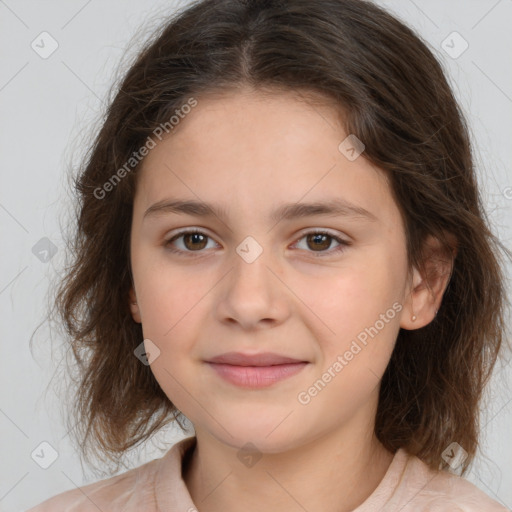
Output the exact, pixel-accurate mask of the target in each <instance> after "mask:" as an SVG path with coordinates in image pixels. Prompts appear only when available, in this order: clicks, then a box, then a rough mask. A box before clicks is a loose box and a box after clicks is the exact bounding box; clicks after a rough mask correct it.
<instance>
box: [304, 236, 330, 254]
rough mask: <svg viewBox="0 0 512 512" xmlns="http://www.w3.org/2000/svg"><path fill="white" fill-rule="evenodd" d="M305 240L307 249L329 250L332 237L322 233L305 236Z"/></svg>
mask: <svg viewBox="0 0 512 512" xmlns="http://www.w3.org/2000/svg"><path fill="white" fill-rule="evenodd" d="M306 239H307V243H308V247H310V248H311V249H313V250H315V251H316V250H325V249H329V247H330V245H331V240H332V239H333V237H332V236H330V235H326V234H324V233H313V234H309V235H307V236H306Z"/></svg>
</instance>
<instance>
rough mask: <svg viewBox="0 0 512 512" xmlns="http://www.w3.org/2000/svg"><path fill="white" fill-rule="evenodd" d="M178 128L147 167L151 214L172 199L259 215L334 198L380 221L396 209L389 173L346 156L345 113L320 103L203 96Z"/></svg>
mask: <svg viewBox="0 0 512 512" xmlns="http://www.w3.org/2000/svg"><path fill="white" fill-rule="evenodd" d="M176 128H177V129H176V130H173V131H172V132H171V133H170V134H169V135H168V136H167V137H165V138H164V139H163V140H162V141H161V142H159V143H158V144H157V146H156V147H155V148H154V149H152V150H151V151H150V153H149V154H148V156H146V158H145V160H144V162H143V165H142V170H141V175H140V176H139V184H138V187H137V197H136V202H139V203H141V204H143V205H145V206H146V208H147V206H149V205H150V204H153V203H155V202H157V201H161V200H163V199H165V198H167V197H171V196H172V197H180V198H183V197H186V198H189V199H195V200H198V199H199V200H204V201H207V200H208V201H211V202H215V203H225V204H226V207H227V209H228V210H229V209H236V210H237V211H238V212H241V211H244V210H247V212H250V211H252V212H253V213H254V212H255V211H261V210H262V209H267V206H268V210H270V209H272V207H273V206H274V205H276V204H278V203H282V202H283V201H284V200H286V201H295V202H299V201H301V200H304V201H306V200H307V201H321V200H322V199H323V198H325V197H326V196H327V195H329V197H332V196H333V194H334V195H339V196H341V197H343V198H345V199H347V200H350V201H351V202H353V203H357V204H359V205H360V206H361V207H362V208H365V209H368V210H369V211H373V212H375V211H377V213H378V214H379V215H382V214H383V210H386V209H387V210H392V209H393V206H394V203H393V200H392V198H391V194H390V189H389V184H388V180H387V177H386V175H385V174H384V172H383V171H381V170H379V169H377V168H376V167H375V166H374V165H372V164H371V163H370V162H369V161H367V160H366V159H365V158H364V152H363V153H362V155H361V156H360V157H358V158H356V159H355V160H350V159H348V158H347V156H346V153H345V152H344V151H343V150H340V143H342V142H343V141H344V140H345V139H346V138H347V136H348V135H349V134H347V133H345V131H344V128H343V126H342V118H341V112H340V110H338V109H336V108H335V107H334V105H333V103H332V101H330V102H329V101H327V100H326V99H324V98H322V97H314V96H311V95H303V94H301V95H297V94H296V93H293V92H279V93H277V92H275V93H273V94H269V93H259V92H255V91H238V92H236V93H230V94H226V93H224V94H215V95H214V94H210V95H205V96H200V97H197V105H196V106H195V107H194V108H193V109H192V110H191V111H190V113H188V114H187V115H186V116H184V117H183V118H182V119H181V120H180V122H179V125H178V126H177V127H176ZM343 147H344V146H343ZM261 213H262V214H263V213H264V212H261ZM390 213H392V214H396V211H395V212H392V211H390Z"/></svg>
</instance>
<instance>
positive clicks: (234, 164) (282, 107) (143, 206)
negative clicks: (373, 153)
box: [131, 91, 408, 452]
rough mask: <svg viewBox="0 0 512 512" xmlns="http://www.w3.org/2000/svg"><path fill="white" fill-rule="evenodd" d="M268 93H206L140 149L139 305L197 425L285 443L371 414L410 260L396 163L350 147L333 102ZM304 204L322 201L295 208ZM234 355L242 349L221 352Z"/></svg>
mask: <svg viewBox="0 0 512 512" xmlns="http://www.w3.org/2000/svg"><path fill="white" fill-rule="evenodd" d="M260 94H261V93H256V92H249V91H240V92H237V93H236V94H230V95H225V96H217V97H213V96H209V97H207V96H205V97H201V98H198V104H197V106H196V107H195V108H194V109H192V111H191V112H190V113H189V114H188V115H187V116H186V117H185V118H184V119H182V120H181V121H180V125H179V126H178V127H177V128H178V129H177V130H176V131H175V132H172V133H171V134H170V135H169V136H168V137H167V138H165V139H163V140H162V142H160V143H159V144H158V145H157V146H156V147H155V148H154V149H152V150H151V151H150V153H149V154H148V156H147V157H146V159H145V161H144V163H143V168H142V170H141V174H140V175H139V177H138V178H139V181H138V185H137V191H136V197H135V201H134V210H133V221H132V229H131V263H132V271H133V277H134V289H133V290H132V298H133V299H136V301H137V305H132V306H131V307H132V314H133V318H134V320H135V321H141V322H142V328H143V334H144V338H145V340H151V342H148V341H146V342H145V343H146V347H147V348H149V351H150V352H151V350H152V349H154V346H156V347H158V350H159V354H158V356H157V357H156V358H155V359H154V361H153V362H152V363H151V371H152V372H153V374H154V376H155V378H156V379H157V381H158V383H159V384H160V386H161V387H162V389H163V390H164V392H165V393H166V395H167V396H168V397H169V399H170V400H171V401H172V402H173V403H174V404H175V405H176V407H177V408H178V409H179V410H181V411H182V412H183V413H184V414H185V416H187V417H188V418H189V419H190V420H191V421H192V423H193V424H194V425H195V427H196V430H198V429H200V430H203V431H207V432H208V433H210V434H211V435H212V436H214V437H215V438H216V439H218V440H220V441H222V442H224V443H226V444H228V445H230V446H233V447H240V446H243V445H244V444H245V443H247V442H249V441H251V442H252V443H254V444H255V445H256V446H258V448H259V449H260V450H262V451H268V452H278V451H280V450H285V449H291V448H293V447H295V446H299V445H301V444H304V443H307V442H309V441H312V440H314V439H315V438H318V437H319V436H322V435H324V434H327V433H329V432H334V431H336V430H340V429H343V428H348V426H349V425H350V424H351V423H353V422H354V421H356V420H355V419H356V418H359V420H360V421H365V418H366V419H368V418H373V417H374V416H375V411H376V405H377V397H378V390H379V382H380V379H381V377H382V374H383V372H384V370H385V368H386V366H387V364H388V361H389V358H390V356H391V353H392V350H393V347H394V343H395V340H396V336H397V334H398V331H399V328H400V326H401V324H402V323H403V320H402V316H403V313H404V311H403V309H402V303H403V301H404V300H405V297H406V295H407V293H408V280H407V258H406V240H405V234H404V225H403V222H402V219H401V216H400V213H399V210H398V208H397V206H396V204H395V202H394V201H393V198H392V195H391V190H390V187H389V184H388V182H387V179H386V176H385V174H384V173H383V172H382V171H381V170H379V169H377V168H375V167H374V166H373V165H371V164H370V163H369V162H368V161H367V160H365V158H364V152H363V153H362V154H361V155H360V156H359V157H357V158H354V156H357V153H355V152H354V151H350V149H348V148H350V146H351V144H350V140H349V141H347V142H345V143H344V144H342V146H341V149H340V143H342V141H344V139H346V137H347V135H348V134H346V133H344V132H343V129H342V127H341V124H340V121H339V116H338V115H337V113H336V112H335V110H334V109H333V108H332V107H330V106H327V105H322V106H320V105H319V104H315V105H311V104H310V103H309V102H306V101H301V100H300V99H299V98H298V97H297V96H296V95H294V94H292V93H276V94H275V95H273V96H270V97H269V96H265V97H263V96H261V95H260ZM357 149H358V148H357V147H356V150H357ZM359 149H360V148H359ZM174 201H187V202H188V201H200V202H203V203H208V204H211V205H214V207H215V209H214V213H210V214H208V210H207V209H206V208H204V207H203V208H197V207H195V208H193V207H191V206H190V203H189V205H188V207H185V208H184V207H183V203H181V207H180V206H179V205H176V204H175V205H174V206H173V205H171V204H170V203H171V202H174ZM335 201H337V202H338V203H339V204H338V206H341V207H340V208H339V210H338V211H336V212H334V213H333V212H328V211H322V210H323V209H324V210H325V207H331V206H333V205H334V204H335V203H334V202H335ZM310 203H318V204H319V205H320V206H322V207H323V208H316V209H312V208H306V207H303V208H302V209H297V208H296V207H297V205H299V204H310ZM284 204H288V205H291V207H292V208H293V209H292V208H289V209H288V213H289V215H284V216H281V217H276V215H275V212H281V213H283V211H282V210H280V208H282V207H283V205H284ZM194 233H195V234H194ZM233 352H234V353H238V354H239V355H240V354H242V355H243V356H247V357H248V359H245V360H237V359H233V358H232V359H229V358H228V359H225V360H224V362H223V364H221V363H222V361H221V362H219V360H218V359H217V360H216V361H217V362H213V361H212V360H213V359H214V358H216V357H219V356H222V355H225V354H227V353H233ZM269 353H270V354H271V355H270V356H268V357H269V359H265V357H267V356H262V354H267V355H268V354H269ZM251 356H255V358H251ZM284 358H289V360H287V359H284ZM290 360H291V361H290ZM248 364H249V365H250V366H252V367H251V368H250V367H248V366H247V365H248ZM254 365H256V366H257V365H259V367H255V366H254Z"/></svg>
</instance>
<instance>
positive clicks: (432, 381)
mask: <svg viewBox="0 0 512 512" xmlns="http://www.w3.org/2000/svg"><path fill="white" fill-rule="evenodd" d="M240 86H250V87H253V88H255V89H257V90H265V89H266V90H270V91H272V90H278V89H281V90H289V91H296V92H297V93H300V92H308V91H309V92H314V93H316V94H318V95H319V97H324V98H327V99H330V100H331V101H333V103H334V104H336V105H339V107H340V111H341V109H343V115H344V117H343V122H344V126H345V130H346V133H350V134H355V135H356V136H357V137H358V138H359V139H361V140H362V141H363V142H364V144H365V146H366V148H365V153H364V156H365V157H366V158H367V159H368V160H369V161H371V162H372V163H374V164H375V165H376V166H378V167H379V168H381V169H383V170H384V171H385V172H386V173H388V175H389V177H390V183H391V185H392V191H393V194H394V197H395V200H396V202H397V204H398V205H399V208H400V210H401V212H402V215H403V218H404V222H405V226H406V236H407V253H408V259H409V264H410V267H411V266H412V265H414V266H416V267H417V268H419V269H420V270H424V268H425V267H424V266H423V263H424V254H423V252H422V250H423V242H424V240H425V239H426V237H427V236H428V235H432V236H434V237H436V238H437V239H438V240H440V241H441V242H442V244H443V247H444V248H445V249H446V251H447V252H450V253H451V251H452V249H453V243H452V244H451V243H450V239H449V237H448V235H450V234H451V235H455V237H456V245H457V254H456V257H455V260H454V266H453V272H452V275H451V279H450V281H449V284H448V287H447V289H446V291H445V294H444V297H443V302H442V305H441V307H440V310H439V312H438V314H437V316H436V318H435V320H434V321H432V322H431V323H430V324H428V325H427V326H425V327H423V328H420V329H417V330H400V332H399V335H398V339H397V342H396V346H395V349H394V352H393V354H392V357H391V360H390V363H389V366H388V367H387V370H386V372H385V374H384V376H383V379H382V383H381V389H380V400H379V405H378V410H377V417H376V426H375V431H376V435H377V436H378V438H379V440H380V441H381V442H382V443H383V444H384V446H385V447H386V448H387V449H389V450H390V451H392V452H395V451H396V450H397V449H398V448H400V447H403V448H405V449H406V450H407V451H408V452H409V453H411V454H413V455H417V456H418V457H420V458H421V459H422V460H423V461H424V462H426V463H427V464H428V465H429V466H430V467H432V468H439V467H440V464H441V463H442V458H441V454H442V452H443V450H445V448H446V447H448V446H449V445H450V443H451V442H452V441H456V442H458V443H459V444H460V445H461V446H462V447H463V448H464V449H465V450H466V451H467V452H468V458H467V460H466V461H465V463H464V466H463V471H462V473H464V472H465V471H466V470H467V467H468V466H469V464H470V462H471V461H472V459H473V458H474V455H475V454H476V450H477V446H478V427H479V414H478V413H479V404H480V400H481V397H482V392H483V389H484V386H485V384H486V383H487V381H488V378H489V376H490V374H491V371H492V369H493V367H494V364H495V362H496V359H497V356H498V353H499V350H500V346H501V345H502V342H503V341H504V340H505V339H506V337H505V322H504V313H505V309H504V308H505V303H506V296H505V290H504V284H503V283H504V276H503V274H502V266H501V261H500V254H499V249H501V250H503V251H505V252H506V253H507V255H508V256H510V253H508V252H507V250H506V248H505V247H503V246H502V244H501V243H500V242H499V240H498V239H497V238H496V237H495V236H494V235H493V234H492V232H491V230H490V227H489V221H488V220H487V217H486V214H485V211H484V208H483V206H482V200H481V197H480V195H479V192H478V188H477V180H476V175H475V171H474V165H473V161H472V155H471V147H470V138H469V133H468V128H467V126H466V123H465V120H464V116H463V114H462V112H461V110H460V108H459V106H458V104H457V102H456V100H455V98H454V96H453V93H452V91H451V89H450V87H449V85H448V83H447V80H446V78H445V75H444V73H443V70H442V67H441V65H440V64H439V62H438V61H437V60H436V58H435V57H434V55H433V54H432V53H431V51H430V50H429V49H428V48H427V45H426V44H425V43H424V42H422V40H421V39H420V38H419V37H418V36H417V35H416V34H415V33H414V32H413V31H412V30H411V29H409V28H407V27H406V26H405V25H404V24H402V23H401V22H400V21H399V20H397V19H396V18H395V17H393V16H392V15H390V14H388V13H387V12H385V11H384V10H382V9H381V8H379V7H377V6H376V5H374V4H372V3H370V2H368V1H363V0H293V1H291V0H267V1H264V0H251V1H243V0H204V1H198V2H195V3H193V4H191V5H190V6H189V7H188V8H187V9H186V10H184V11H181V12H178V13H176V14H175V15H174V16H173V17H172V18H171V19H169V20H166V22H165V23H164V24H163V25H162V26H161V28H160V29H159V30H158V32H156V33H155V34H154V36H153V37H152V38H151V39H150V40H149V41H148V42H147V43H146V45H145V46H144V48H143V49H142V50H141V52H140V53H139V55H138V56H137V58H136V60H135V61H134V63H133V64H132V66H131V67H130V69H129V70H128V72H127V73H126V75H125V77H124V79H123V81H122V83H121V85H120V88H119V90H118V91H117V93H116V94H115V97H114V99H113V100H112V101H111V103H110V105H109V108H108V112H107V115H106V117H105V119H104V122H103V125H102V127H101V130H100V131H99V133H98V135H97V138H96V140H95V141H94V144H93V145H92V146H91V148H90V151H89V153H88V155H87V158H86V159H84V161H83V165H82V168H81V170H80V173H79V175H78V177H77V178H76V183H75V185H76V191H77V201H78V203H77V214H78V215H77V225H76V226H75V227H74V234H73V239H72V244H71V248H70V249H71V254H72V257H73V261H72V264H71V266H70V267H69V268H68V269H67V273H66V275H65V276H64V278H63V279H62V280H61V282H60V284H59V289H58V293H57V296H56V300H55V305H56V308H57V311H58V312H59V314H60V315H61V317H62V319H63V321H64V323H63V325H64V328H65V330H66V334H67V336H69V338H70V347H71V348H72V351H73V354H74V356H75V358H76V360H77V362H78V363H79V367H80V370H79V371H80V379H79V382H78V385H77V389H76V396H75V401H74V406H73V416H74V417H75V419H78V422H77V431H76V433H75V435H76V437H77V439H78V444H79V446H80V447H81V450H82V455H85V456H86V458H87V457H88V455H87V454H88V453H89V451H90V450H92V451H95V450H96V449H97V447H99V448H100V452H101V453H103V454H106V455H107V456H108V457H109V459H110V460H111V461H119V458H120V456H122V455H123V454H124V452H125V451H127V450H128V449H129V448H131V447H134V446H135V445H136V444H139V443H141V442H142V441H145V440H147V439H149V438H150V436H151V435H152V434H153V433H155V432H156V431H157V430H159V429H160V428H161V427H163V426H164V425H166V424H168V423H170V422H172V421H175V420H176V421H178V423H180V413H179V411H177V409H176V408H175V407H174V405H173V404H172V403H171V402H170V400H169V399H168V398H167V396H166V395H165V393H164V392H163V391H162V389H161V388H160V386H159V385H158V383H157V381H156V379H155V378H154V376H153V374H152V372H151V369H150V367H149V366H145V365H143V364H141V362H140V361H139V360H138V359H137V358H136V357H135V356H134V350H135V348H136V347H137V346H138V345H139V344H140V343H141V342H142V339H143V336H142V329H141V325H140V324H138V323H135V322H134V321H133V319H132V317H131V314H130V310H129V304H128V302H129V301H128V294H129V289H130V287H131V284H132V279H131V267H130V252H129V236H130V227H131V217H132V205H133V198H134V192H135V187H136V176H137V170H138V169H139V167H140V166H139V165H135V166H134V167H133V169H130V170H127V171H126V172H125V173H121V174H122V179H120V180H117V181H116V182H115V183H114V185H113V186H111V187H107V188H108V189H109V190H108V192H105V193H104V192H101V196H103V197H101V198H99V195H100V194H99V192H98V191H99V190H103V191H105V190H106V189H105V187H104V185H105V183H107V182H108V181H109V179H110V180H111V178H112V176H113V174H114V173H115V171H116V170H117V169H121V168H123V166H125V164H126V162H128V161H129V159H130V158H131V157H132V156H133V154H134V152H135V153H136V152H137V151H139V149H140V148H141V147H142V146H143V145H144V144H145V143H146V141H147V140H148V137H151V136H152V134H153V133H154V130H155V128H156V127H158V126H159V125H161V124H162V123H166V122H168V121H169V119H170V117H171V116H172V115H173V113H174V112H175V111H176V110H178V109H180V107H182V105H184V104H186V103H187V100H189V99H190V98H191V97H192V96H193V97H196V98H200V95H201V93H208V92H212V91H214V90H218V91H223V90H224V91H227V90H229V89H235V88H237V87H240ZM126 169H127V168H126V167H125V170H126ZM118 176H119V175H118ZM111 183H112V181H111ZM180 425H181V423H180Z"/></svg>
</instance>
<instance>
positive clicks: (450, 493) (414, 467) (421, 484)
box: [399, 456, 510, 512]
mask: <svg viewBox="0 0 512 512" xmlns="http://www.w3.org/2000/svg"><path fill="white" fill-rule="evenodd" d="M400 484H401V485H400V486H399V488H400V489H401V490H402V491H401V492H399V494H401V495H402V501H404V505H405V500H407V505H406V506H405V507H404V509H403V512H409V511H411V512H412V511H414V512H510V511H509V510H508V509H507V508H506V507H505V506H504V505H502V504H501V503H499V502H498V501H496V500H494V499H493V498H491V497H490V496H488V495H487V494H486V493H484V492H483V491H481V490H480V489H479V488H478V487H476V486H475V485H473V484H472V483H471V482H469V481H468V480H466V479H464V478H461V477H460V476H458V475H455V474H453V473H450V472H448V471H444V470H438V471H434V470H432V469H430V468H429V467H428V466H427V465H426V464H425V463H424V462H423V461H421V460H420V459H419V458H418V457H414V456H407V465H406V467H405V471H404V473H403V478H402V481H401V482H400Z"/></svg>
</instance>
